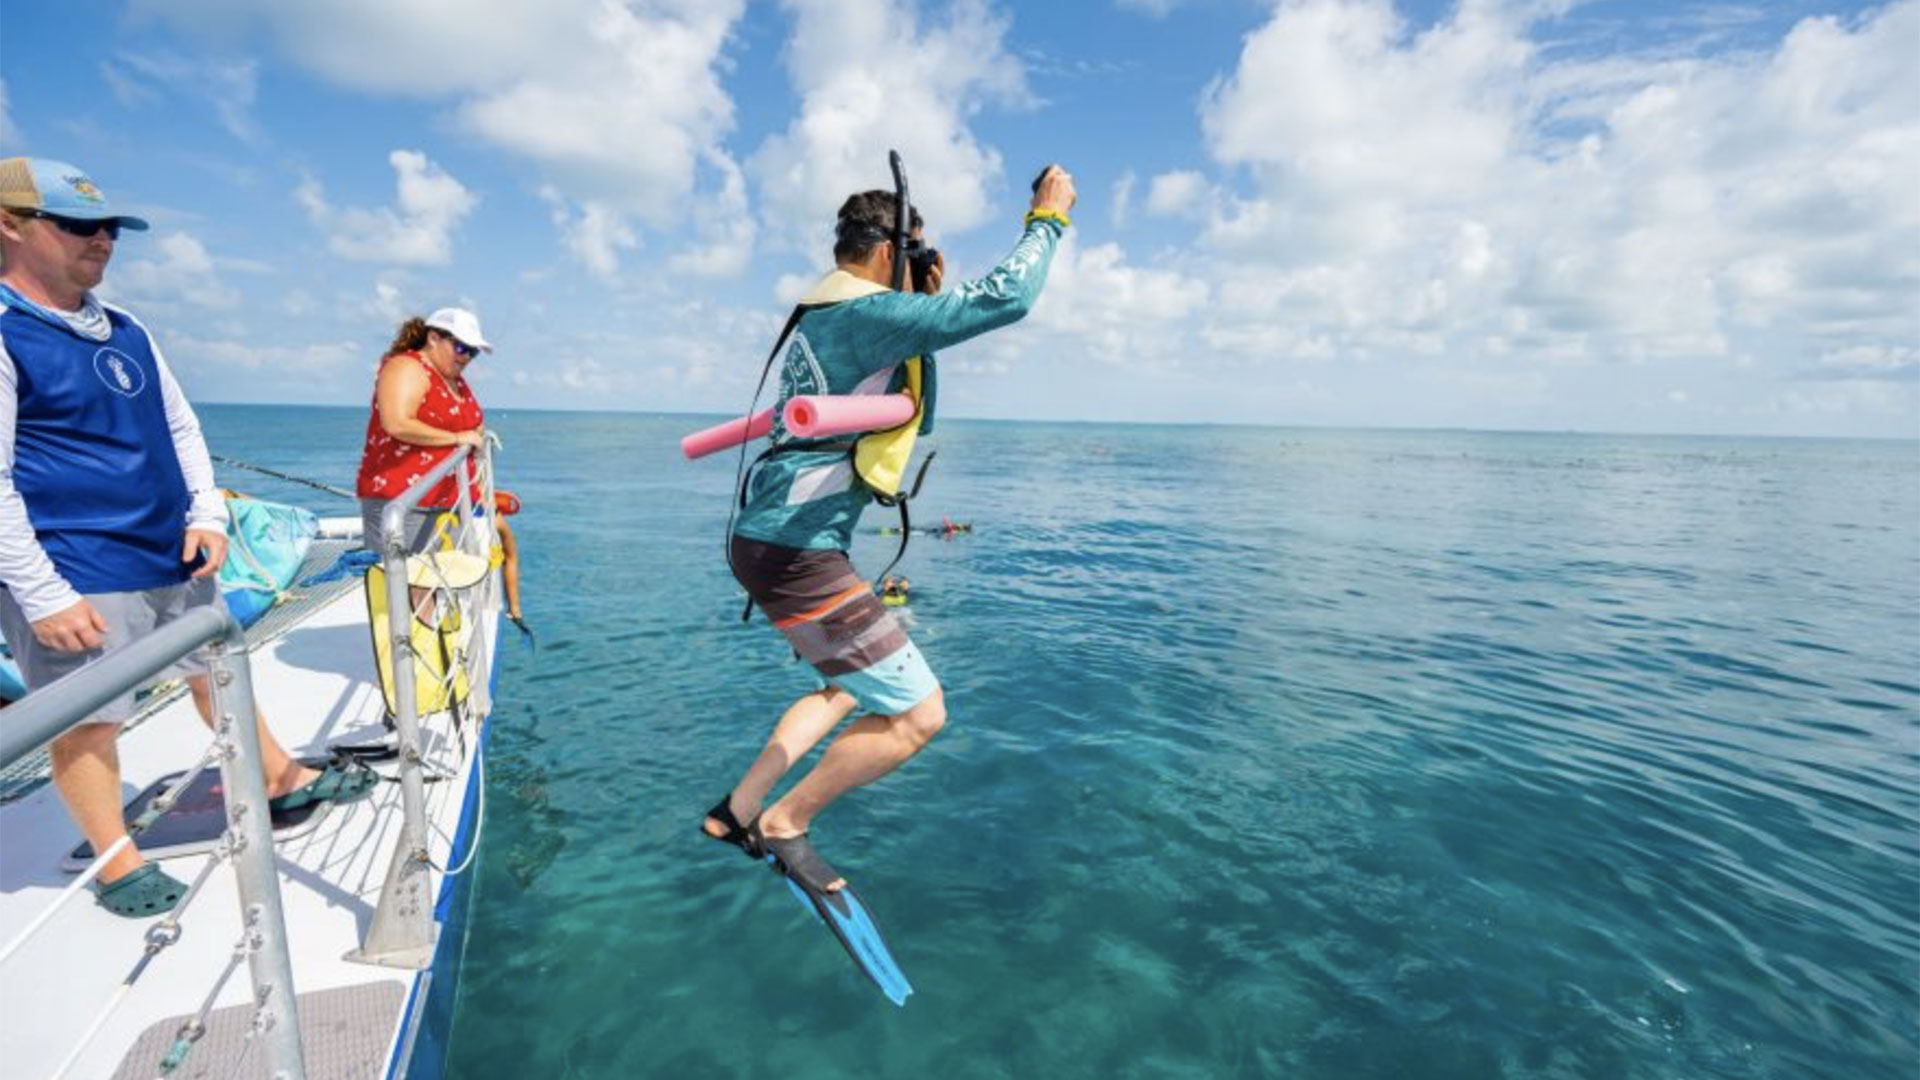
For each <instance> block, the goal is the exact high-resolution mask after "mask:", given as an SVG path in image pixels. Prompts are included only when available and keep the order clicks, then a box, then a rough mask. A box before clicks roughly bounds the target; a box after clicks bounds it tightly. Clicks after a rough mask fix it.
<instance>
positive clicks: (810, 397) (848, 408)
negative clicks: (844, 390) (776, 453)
mask: <svg viewBox="0 0 1920 1080" xmlns="http://www.w3.org/2000/svg"><path fill="white" fill-rule="evenodd" d="M781 419H782V420H784V421H785V422H786V425H787V430H788V431H791V432H793V433H794V434H795V435H798V436H800V437H801V438H803V439H814V438H819V437H821V436H824V435H847V434H851V433H853V432H856V431H882V430H885V429H886V428H890V427H899V426H900V425H901V424H904V423H906V422H907V421H909V420H911V419H913V399H912V398H910V397H908V396H907V395H905V394H852V395H844V396H843V395H826V394H807V395H801V396H800V397H796V398H790V399H788V401H787V408H786V411H785V412H784V413H782V414H781Z"/></svg>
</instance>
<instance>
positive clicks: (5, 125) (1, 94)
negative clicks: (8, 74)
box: [0, 79, 20, 146]
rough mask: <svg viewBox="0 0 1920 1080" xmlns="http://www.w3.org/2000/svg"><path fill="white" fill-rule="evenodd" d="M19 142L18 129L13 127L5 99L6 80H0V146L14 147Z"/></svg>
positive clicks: (9, 109)
mask: <svg viewBox="0 0 1920 1080" xmlns="http://www.w3.org/2000/svg"><path fill="white" fill-rule="evenodd" d="M19 142H20V129H19V128H17V127H15V126H13V108H12V105H11V104H10V102H9V99H8V97H7V80H5V79H0V144H3V145H7V146H15V145H18V144H19Z"/></svg>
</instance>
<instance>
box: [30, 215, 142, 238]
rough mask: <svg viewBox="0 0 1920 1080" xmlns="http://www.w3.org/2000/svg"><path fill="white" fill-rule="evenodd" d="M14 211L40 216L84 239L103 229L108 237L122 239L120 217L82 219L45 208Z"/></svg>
mask: <svg viewBox="0 0 1920 1080" xmlns="http://www.w3.org/2000/svg"><path fill="white" fill-rule="evenodd" d="M13 213H14V214H15V215H16V216H18V217H22V218H38V219H40V220H41V221H44V222H47V223H48V224H50V225H52V226H53V227H54V228H56V229H59V230H60V231H61V232H63V233H66V234H67V235H68V236H78V237H80V238H81V239H82V240H86V239H91V238H92V237H94V236H96V235H98V234H99V233H100V232H101V231H102V230H104V231H105V232H106V234H107V239H109V240H118V239H120V219H119V218H97V219H93V220H88V221H81V220H79V219H77V218H65V217H61V216H60V215H58V214H49V213H47V212H46V211H44V210H15V211H13Z"/></svg>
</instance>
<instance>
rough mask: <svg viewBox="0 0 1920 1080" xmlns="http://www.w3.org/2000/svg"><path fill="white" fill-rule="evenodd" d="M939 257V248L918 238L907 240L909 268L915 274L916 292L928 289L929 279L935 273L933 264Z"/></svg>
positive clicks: (914, 285) (914, 289) (914, 287)
mask: <svg viewBox="0 0 1920 1080" xmlns="http://www.w3.org/2000/svg"><path fill="white" fill-rule="evenodd" d="M939 259H940V252H939V250H938V249H936V248H932V247H929V246H928V245H926V244H923V243H921V242H920V241H918V240H908V241H907V269H908V270H909V271H910V272H911V273H912V275H913V291H914V292H926V291H927V279H928V278H929V277H931V276H932V275H933V265H934V263H935V262H937V261H939Z"/></svg>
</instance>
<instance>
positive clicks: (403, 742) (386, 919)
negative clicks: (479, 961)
mask: <svg viewBox="0 0 1920 1080" xmlns="http://www.w3.org/2000/svg"><path fill="white" fill-rule="evenodd" d="M471 456H473V450H472V449H471V448H469V447H465V446H462V447H458V448H456V449H455V451H454V452H453V453H451V454H449V455H447V457H446V459H445V460H444V461H442V462H440V463H439V464H438V465H436V466H434V467H433V468H432V469H431V470H429V471H428V472H427V474H426V475H425V476H422V477H421V478H420V479H419V480H417V481H415V482H414V484H413V485H412V486H411V487H409V488H407V490H406V492H405V493H404V494H402V495H401V496H400V497H399V498H397V499H395V500H393V501H392V502H390V503H388V504H387V506H386V508H385V509H384V510H383V511H382V512H381V516H380V531H381V533H382V534H383V537H382V550H381V557H382V561H383V564H384V566H385V569H386V579H387V581H386V587H387V631H388V635H389V637H388V642H389V644H388V651H387V655H388V657H389V663H388V667H389V669H390V670H391V671H392V678H393V703H394V709H393V712H394V716H393V721H394V730H395V733H396V736H397V738H398V739H399V752H400V759H399V760H400V803H401V813H402V821H401V827H400V840H399V843H397V844H396V845H395V846H394V849H393V858H392V861H391V862H389V863H388V865H387V876H386V880H385V882H384V883H383V884H382V885H381V888H380V904H379V906H378V907H377V908H376V909H375V910H374V913H373V919H372V920H371V921H370V922H369V923H368V925H367V932H366V937H365V938H363V939H362V940H361V943H360V948H358V949H356V950H354V951H353V952H351V953H349V954H347V959H349V960H353V961H357V962H359V963H365V964H379V965H383V966H386V967H398V968H413V969H419V968H424V967H427V966H428V965H430V964H431V963H433V952H434V946H435V945H436V944H437V940H438V934H439V926H438V924H436V923H435V922H434V921H433V897H432V889H431V886H432V881H433V879H432V874H431V871H432V870H433V869H434V866H433V860H432V857H431V854H430V852H429V851H428V848H427V813H426V805H427V804H426V783H425V777H424V775H423V774H424V750H425V748H424V747H423V745H422V741H421V732H420V716H419V699H418V697H417V693H416V685H415V681H416V678H417V673H416V670H415V663H414V650H413V621H414V618H415V617H416V616H417V615H418V614H419V612H420V611H421V610H422V607H423V605H438V604H441V603H446V602H451V600H452V598H451V597H449V596H442V595H437V594H438V593H439V592H440V590H435V594H434V595H429V596H427V597H426V598H425V599H423V600H422V599H416V598H415V596H414V593H415V592H416V588H415V587H414V586H413V585H412V584H411V583H410V581H409V574H408V566H407V562H408V557H409V555H410V554H412V553H411V552H409V551H408V549H407V540H408V533H407V528H406V521H407V514H408V513H409V512H411V511H412V510H413V509H414V508H415V507H417V506H418V505H419V504H420V501H421V500H422V499H424V498H425V497H426V495H427V493H428V492H429V491H432V490H433V488H434V487H435V486H436V485H437V484H439V483H440V481H441V480H442V479H443V478H445V477H446V476H448V475H450V474H451V473H452V472H453V471H454V469H455V468H456V467H458V466H460V465H461V464H462V463H463V462H465V461H466V460H467V459H468V458H469V457H471ZM479 465H480V467H479V474H480V475H479V483H480V485H481V492H482V496H483V498H484V499H485V504H484V505H485V506H486V507H487V508H488V512H489V513H490V512H491V509H492V504H493V455H492V450H491V447H490V446H489V447H487V448H484V449H482V450H481V452H480V462H479ZM461 472H462V475H461V478H460V481H459V482H458V483H456V484H455V486H456V487H457V488H458V489H459V495H458V498H457V502H456V503H455V511H456V514H457V520H458V526H457V530H456V532H455V534H454V537H453V547H454V549H455V550H459V551H467V552H468V553H469V554H479V555H480V556H481V557H482V558H485V557H488V555H490V554H491V551H490V548H491V544H492V541H493V529H492V526H491V525H490V524H488V522H489V520H490V519H488V518H485V517H482V516H481V514H480V513H479V511H478V510H477V509H476V508H475V506H474V505H473V500H472V498H471V494H470V491H469V485H468V482H467V480H468V471H467V470H465V469H462V470H461ZM476 544H479V545H480V546H481V550H480V551H479V552H473V551H472V550H471V548H472V547H473V546H475V545H476ZM486 580H487V581H488V582H489V585H490V583H491V580H492V574H491V573H489V574H488V575H487V579H486ZM403 613H404V617H403ZM472 625H473V635H474V637H473V639H472V640H471V641H470V643H469V646H468V650H467V652H468V653H469V655H475V656H485V655H489V653H490V650H491V643H490V640H489V638H488V637H487V636H486V635H487V633H488V629H489V628H488V622H487V620H485V619H475V620H472ZM454 674H455V672H454V665H453V664H451V663H450V664H448V665H446V669H445V670H444V671H443V675H445V676H446V677H449V678H451V677H453V676H454ZM468 683H469V685H468V694H469V697H470V699H472V700H475V701H477V702H478V706H477V708H478V711H479V712H480V714H481V715H485V714H486V712H487V711H488V709H489V708H490V702H488V701H487V697H486V695H487V689H486V687H485V686H484V680H477V679H472V678H469V680H468ZM474 842H475V843H478V839H477V837H476V839H475V841H474Z"/></svg>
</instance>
